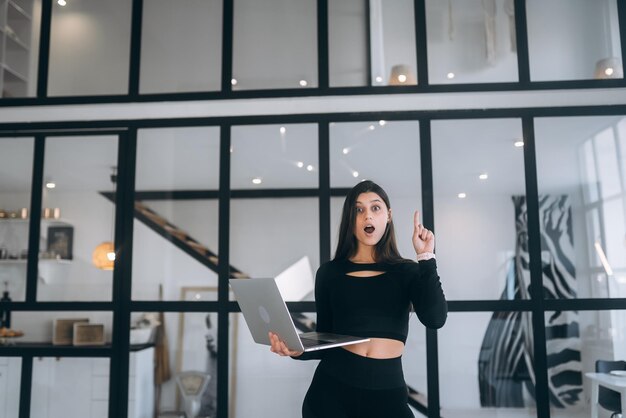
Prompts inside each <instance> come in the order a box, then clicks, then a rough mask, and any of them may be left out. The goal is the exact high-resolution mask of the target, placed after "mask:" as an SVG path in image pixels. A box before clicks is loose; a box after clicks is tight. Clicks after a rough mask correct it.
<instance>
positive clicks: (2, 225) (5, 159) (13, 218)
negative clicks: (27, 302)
mask: <svg viewBox="0 0 626 418" xmlns="http://www.w3.org/2000/svg"><path fill="white" fill-rule="evenodd" d="M0 147H1V149H2V152H1V153H0V291H2V292H4V291H8V292H9V297H10V298H11V299H12V300H13V301H23V300H24V298H25V297H26V257H27V256H28V235H29V234H28V232H29V220H28V218H29V216H30V199H31V192H30V190H31V181H32V175H33V150H34V148H33V139H32V138H0Z"/></svg>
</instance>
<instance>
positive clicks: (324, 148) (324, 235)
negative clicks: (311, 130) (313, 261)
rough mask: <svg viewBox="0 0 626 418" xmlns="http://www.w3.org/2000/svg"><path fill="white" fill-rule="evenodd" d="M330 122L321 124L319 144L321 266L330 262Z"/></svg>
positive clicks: (319, 126) (319, 127)
mask: <svg viewBox="0 0 626 418" xmlns="http://www.w3.org/2000/svg"><path fill="white" fill-rule="evenodd" d="M328 127H329V123H328V121H323V122H320V123H319V125H318V129H319V135H318V136H319V142H318V165H319V170H320V171H319V188H320V196H319V212H320V213H319V219H320V224H319V228H320V264H322V263H325V262H327V261H328V260H330V252H331V248H330V132H329V128H328Z"/></svg>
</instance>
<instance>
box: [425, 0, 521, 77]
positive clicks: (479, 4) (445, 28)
mask: <svg viewBox="0 0 626 418" xmlns="http://www.w3.org/2000/svg"><path fill="white" fill-rule="evenodd" d="M426 22H427V37H428V78H429V81H430V83H433V84H456V83H494V82H514V81H517V80H518V74H517V45H516V41H515V10H514V7H513V0H490V1H483V0H463V1H440V0H426Z"/></svg>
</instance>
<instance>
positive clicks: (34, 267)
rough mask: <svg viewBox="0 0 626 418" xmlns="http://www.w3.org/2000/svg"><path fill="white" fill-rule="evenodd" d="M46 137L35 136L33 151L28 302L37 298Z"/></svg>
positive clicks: (27, 268) (27, 270)
mask: <svg viewBox="0 0 626 418" xmlns="http://www.w3.org/2000/svg"><path fill="white" fill-rule="evenodd" d="M45 148H46V137H45V136H43V135H37V136H35V147H34V153H33V179H32V182H33V184H32V188H31V195H30V220H29V224H28V264H27V265H26V303H35V302H36V300H37V276H38V264H39V237H40V236H41V206H42V203H41V201H42V199H43V172H44V158H45V157H44V154H45Z"/></svg>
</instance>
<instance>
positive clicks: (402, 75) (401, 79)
mask: <svg viewBox="0 0 626 418" xmlns="http://www.w3.org/2000/svg"><path fill="white" fill-rule="evenodd" d="M398 81H399V82H401V83H404V82H405V81H406V75H404V74H400V75H399V76H398Z"/></svg>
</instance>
